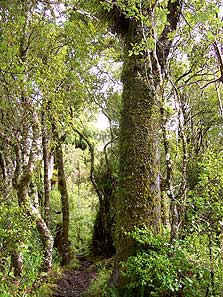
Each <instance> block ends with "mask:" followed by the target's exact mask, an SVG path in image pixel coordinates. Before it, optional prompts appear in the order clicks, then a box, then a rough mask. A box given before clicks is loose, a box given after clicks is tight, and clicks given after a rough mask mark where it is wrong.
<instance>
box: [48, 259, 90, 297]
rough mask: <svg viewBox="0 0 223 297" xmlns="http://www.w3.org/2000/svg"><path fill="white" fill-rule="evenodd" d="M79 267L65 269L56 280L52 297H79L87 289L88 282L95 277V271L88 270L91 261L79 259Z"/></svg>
mask: <svg viewBox="0 0 223 297" xmlns="http://www.w3.org/2000/svg"><path fill="white" fill-rule="evenodd" d="M79 260H80V267H79V268H78V269H74V270H65V271H64V273H63V276H62V278H61V279H59V280H58V281H57V287H56V288H55V289H54V292H53V295H52V296H53V297H80V296H82V294H83V293H84V292H85V291H86V290H87V288H88V286H89V284H90V282H91V281H92V280H93V279H95V277H96V272H95V271H88V267H89V266H90V265H91V264H92V262H90V261H88V260H86V259H79Z"/></svg>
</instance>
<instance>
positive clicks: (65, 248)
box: [55, 142, 70, 265]
mask: <svg viewBox="0 0 223 297" xmlns="http://www.w3.org/2000/svg"><path fill="white" fill-rule="evenodd" d="M55 161H56V167H57V170H58V189H59V191H60V195H61V206H62V215H63V231H62V234H63V245H62V247H61V250H62V263H61V264H62V265H67V264H69V262H70V253H69V234H68V232H69V197H68V191H67V184H66V177H65V172H64V161H63V150H62V144H61V143H60V142H58V144H57V146H56V150H55Z"/></svg>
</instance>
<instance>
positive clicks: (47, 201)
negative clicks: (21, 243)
mask: <svg viewBox="0 0 223 297" xmlns="http://www.w3.org/2000/svg"><path fill="white" fill-rule="evenodd" d="M43 117H44V116H43ZM44 125H46V123H45V121H44V120H43V123H42V149H43V165H44V166H43V167H44V198H45V199H44V211H45V222H46V225H47V226H49V223H50V180H49V159H50V158H49V145H48V138H47V131H46V127H45V126H44Z"/></svg>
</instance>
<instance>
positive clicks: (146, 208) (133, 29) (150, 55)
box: [112, 0, 180, 292]
mask: <svg viewBox="0 0 223 297" xmlns="http://www.w3.org/2000/svg"><path fill="white" fill-rule="evenodd" d="M122 5H123V4H122ZM128 5H130V4H126V6H128ZM155 6H156V3H155V4H154V5H152V4H151V3H148V7H147V9H146V5H145V7H144V8H141V9H143V12H141V13H142V14H145V15H146V14H148V12H149V14H148V17H149V18H150V21H151V23H152V24H153V22H154V24H155V23H156V22H155V17H154V15H155ZM112 7H113V13H114V14H115V15H116V19H115V21H116V25H117V26H116V27H117V28H118V30H120V26H121V25H122V26H123V27H122V28H121V37H122V38H123V39H124V64H123V71H122V83H123V94H122V105H123V107H122V113H121V123H120V172H119V177H120V182H119V193H118V195H117V197H116V230H115V247H116V253H117V254H116V265H115V268H114V271H113V278H112V280H113V284H114V285H115V286H116V287H117V288H119V289H121V290H120V292H122V288H124V287H125V285H126V283H127V282H128V280H126V279H125V278H124V277H123V276H122V273H121V269H122V268H121V265H120V262H121V261H124V262H126V261H127V259H128V257H129V256H132V255H134V253H135V252H136V242H135V241H134V240H133V239H132V238H131V237H130V236H129V232H131V231H133V230H134V229H135V227H139V228H140V227H148V228H149V229H150V230H151V231H152V232H154V233H159V232H160V230H161V195H160V161H159V130H160V125H159V96H160V92H161V87H162V80H163V74H164V73H165V68H166V63H167V57H168V54H169V51H170V48H171V45H172V40H170V39H169V33H171V32H173V31H174V30H175V29H176V26H177V22H178V19H179V14H180V4H179V1H178V0H177V1H174V2H173V1H171V0H169V2H168V5H167V10H168V14H167V20H168V23H167V24H166V26H165V27H164V29H163V32H162V33H161V34H160V36H159V38H158V36H156V28H155V25H154V29H153V30H152V29H151V28H148V27H146V25H145V24H143V21H138V20H137V19H136V18H134V17H128V16H127V13H126V11H124V12H123V11H122V9H123V8H122V7H123V6H122V7H121V5H120V7H119V4H118V3H116V2H115V3H113V2H112ZM117 20H118V21H119V22H118V23H117ZM119 32H120V31H119ZM146 32H147V33H146ZM148 32H150V33H148ZM145 34H147V35H145ZM148 37H150V38H153V40H154V44H155V47H154V49H152V50H149V49H142V50H141V51H140V53H136V54H135V53H134V46H136V47H137V46H138V45H139V44H140V43H141V42H142V41H144V40H146V38H148ZM130 51H131V55H130Z"/></svg>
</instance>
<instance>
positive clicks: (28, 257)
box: [0, 196, 42, 296]
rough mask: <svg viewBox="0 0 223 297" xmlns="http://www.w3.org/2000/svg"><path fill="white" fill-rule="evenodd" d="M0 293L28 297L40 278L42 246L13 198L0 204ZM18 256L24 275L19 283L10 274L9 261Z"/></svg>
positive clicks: (22, 210) (32, 224)
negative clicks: (19, 254)
mask: <svg viewBox="0 0 223 297" xmlns="http://www.w3.org/2000/svg"><path fill="white" fill-rule="evenodd" d="M0 213H1V215H0V259H1V263H0V266H1V267H0V280H1V281H0V293H1V294H4V295H1V296H27V295H26V292H27V288H29V287H31V286H32V284H33V283H34V282H35V281H36V279H37V278H38V276H39V272H40V268H41V264H42V245H41V243H40V239H39V237H38V233H37V232H36V230H35V229H34V223H33V222H32V220H31V219H30V217H28V216H27V215H26V214H25V212H24V209H23V208H20V207H18V205H17V203H16V202H15V201H14V199H13V196H12V197H11V201H1V203H0ZM15 252H20V253H21V255H22V257H23V272H22V276H21V279H20V280H17V279H16V278H15V277H14V274H13V270H12V269H13V268H12V266H11V264H10V263H11V261H10V257H11V256H12V255H14V254H15Z"/></svg>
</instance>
